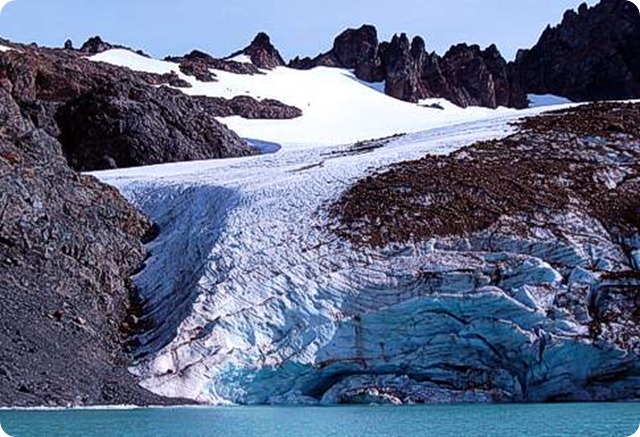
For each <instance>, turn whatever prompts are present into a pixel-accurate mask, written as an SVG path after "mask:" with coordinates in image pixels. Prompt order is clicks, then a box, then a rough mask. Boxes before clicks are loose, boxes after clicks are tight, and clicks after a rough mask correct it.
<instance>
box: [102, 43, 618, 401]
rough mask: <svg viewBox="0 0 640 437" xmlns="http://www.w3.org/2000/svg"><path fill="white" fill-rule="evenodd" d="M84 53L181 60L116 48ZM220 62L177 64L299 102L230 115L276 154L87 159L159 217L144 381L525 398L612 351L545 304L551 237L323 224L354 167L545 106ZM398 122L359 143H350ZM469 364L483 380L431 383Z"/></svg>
mask: <svg viewBox="0 0 640 437" xmlns="http://www.w3.org/2000/svg"><path fill="white" fill-rule="evenodd" d="M93 59H94V60H96V61H102V62H110V63H114V64H118V65H125V66H129V67H131V68H134V69H139V70H144V71H151V72H155V73H166V72H168V71H177V66H175V65H174V64H170V63H166V62H160V61H154V60H149V59H146V58H142V57H140V56H138V55H135V54H132V53H130V52H128V53H127V52H126V51H122V50H112V51H109V52H105V53H103V54H101V55H97V56H95V57H94V58H93ZM179 74H181V73H179ZM216 75H217V76H218V78H219V82H216V83H206V84H205V83H199V82H197V81H195V79H193V78H190V77H188V76H184V75H182V74H181V77H183V78H184V79H185V80H188V81H190V82H191V83H192V84H193V85H194V87H193V88H192V89H185V90H184V91H185V92H187V93H190V94H205V95H210V96H223V97H233V96H235V95H239V94H248V95H251V96H254V97H256V98H275V99H278V100H281V101H282V102H284V103H287V104H291V105H295V106H298V107H300V108H301V109H302V110H303V111H304V116H303V117H301V118H299V119H296V120H287V121H256V120H244V119H241V118H237V117H233V118H230V119H225V120H224V122H225V123H227V124H228V125H229V126H230V127H231V128H233V129H235V130H237V131H238V132H239V133H240V135H241V136H244V137H247V138H252V139H256V140H263V141H268V142H275V143H279V144H282V146H283V147H282V149H281V150H280V151H278V152H277V153H274V154H270V155H261V156H254V157H248V158H235V159H226V160H217V161H203V162H188V163H177V164H167V165H159V166H152V167H145V168H132V169H123V170H113V171H105V172H97V173H94V174H95V175H96V176H97V177H99V178H100V179H101V180H102V181H104V182H106V183H108V184H111V185H113V186H115V187H117V188H118V189H120V191H121V192H122V193H124V195H125V196H126V197H127V198H128V199H130V200H131V201H132V202H133V203H134V204H135V205H137V206H138V207H140V208H141V209H142V210H143V211H145V212H146V213H147V214H149V215H150V217H151V218H152V219H153V220H154V221H155V222H156V223H158V225H159V226H160V231H161V232H160V236H159V237H158V238H157V239H156V240H155V241H154V242H152V243H151V244H150V245H149V249H150V252H151V257H150V258H149V260H148V262H147V264H146V267H145V269H144V270H143V271H142V272H141V273H140V274H139V275H138V276H137V277H136V278H135V281H136V284H137V285H138V286H139V287H140V290H141V292H142V293H143V295H144V297H145V299H146V301H147V308H151V309H152V317H151V318H150V321H151V322H152V324H153V326H154V328H153V329H151V330H150V331H149V332H148V333H147V334H146V335H145V336H144V337H142V338H141V340H142V343H143V344H144V345H145V346H144V348H143V351H144V352H145V354H146V356H145V357H144V359H142V360H141V361H140V362H139V364H138V365H137V366H135V367H134V368H132V369H131V370H132V372H134V373H135V374H137V375H139V376H140V377H141V380H142V385H143V386H144V387H145V388H147V389H149V390H151V391H153V392H155V393H158V394H160V395H164V396H170V397H184V398H190V399H195V400H198V401H201V402H205V403H310V404H315V403H334V402H340V401H341V400H344V399H345V397H346V398H349V399H353V398H354V396H355V395H354V393H356V394H357V395H358V396H359V397H356V399H357V400H360V401H362V402H368V401H376V402H381V401H385V400H388V401H389V402H394V399H396V398H395V397H393V396H391V395H390V394H389V393H397V392H402V393H405V394H406V393H410V394H411V396H413V398H414V399H423V400H424V399H427V400H429V401H433V402H441V401H447V402H451V401H496V400H522V399H525V398H526V399H527V400H536V399H545V398H546V397H547V396H551V395H553V394H555V393H556V392H561V391H562V390H568V389H571V388H572V387H573V386H572V385H571V384H573V382H572V381H571V380H570V379H568V376H567V372H566V366H568V365H572V364H571V363H570V361H571V362H572V361H574V360H576V358H577V361H579V362H580V365H581V366H583V369H589V368H591V367H589V366H592V367H598V366H601V367H602V366H604V365H603V363H604V362H605V361H606V360H608V359H611V355H610V354H612V353H614V352H608V353H609V355H607V354H606V353H605V352H601V351H598V350H596V349H595V348H592V347H590V346H588V345H586V344H583V343H581V342H579V341H578V340H576V338H577V337H579V336H582V335H584V334H585V332H584V329H583V328H582V327H581V326H580V325H579V324H576V323H574V322H573V321H571V320H561V321H557V320H551V319H549V318H547V316H546V308H548V306H549V302H548V300H549V298H548V297H547V296H545V294H544V293H541V292H540V291H541V290H543V289H546V288H544V287H552V288H553V287H556V288H558V289H561V288H562V287H566V286H565V285H563V284H562V276H561V275H560V274H559V273H558V272H557V271H555V270H554V268H553V267H552V266H551V265H549V264H548V263H546V262H545V261H543V258H544V257H543V255H544V253H545V251H554V250H558V248H557V246H554V245H553V244H549V245H548V247H547V246H545V245H544V244H542V245H541V246H540V249H539V252H540V256H539V257H534V256H531V255H522V254H509V252H508V250H507V249H505V254H504V257H503V258H500V257H499V256H497V255H496V254H482V253H476V254H474V255H473V256H471V257H470V256H469V254H465V253H461V252H458V251H447V250H435V249H434V246H433V242H425V244H424V245H418V246H408V247H394V248H386V249H384V250H362V249H356V248H354V247H352V246H351V245H350V244H349V243H347V242H345V241H341V240H340V239H338V238H337V237H336V236H335V235H334V234H332V233H331V231H330V230H331V227H332V226H333V223H332V222H331V220H330V219H329V218H328V217H327V214H326V209H325V208H326V206H327V205H329V204H330V203H331V202H333V201H335V200H337V199H338V198H339V197H340V195H341V193H343V192H344V190H346V189H347V188H348V187H349V186H350V184H352V183H353V182H354V181H356V180H358V179H360V178H362V177H364V176H366V175H367V174H370V173H371V172H373V171H376V170H378V169H383V168H385V167H386V166H388V165H390V164H392V163H397V162H401V161H404V160H410V159H416V158H420V157H422V156H424V155H425V154H427V153H438V154H444V153H450V152H452V151H454V150H457V149H459V148H461V147H464V146H466V145H469V144H471V143H473V142H475V141H478V140H484V139H491V138H499V137H503V136H506V135H507V134H509V133H511V132H512V129H513V128H512V127H511V126H510V125H509V122H511V121H513V120H515V119H517V118H519V117H522V116H524V115H530V114H536V113H539V112H541V111H542V109H540V108H538V109H531V110H526V111H520V112H517V111H512V110H504V109H503V110H496V111H492V110H485V109H478V108H469V109H460V108H456V107H454V106H453V105H450V104H447V103H446V102H443V101H440V103H441V104H442V105H443V106H444V108H445V109H443V110H441V109H433V108H424V107H421V106H419V105H411V104H408V103H404V102H400V101H397V100H394V99H391V98H389V97H387V96H384V95H383V94H381V93H379V92H377V91H375V90H372V89H371V88H369V87H367V86H365V85H363V84H361V83H359V82H358V81H356V80H354V78H353V76H352V75H351V74H350V73H349V72H346V71H342V70H337V69H328V68H317V69H314V70H311V71H295V70H290V69H287V68H278V69H276V70H274V71H271V72H267V73H266V74H264V75H259V76H241V75H234V74H230V73H224V72H219V71H216ZM426 103H429V102H426ZM546 109H548V108H546ZM402 132H406V133H408V134H407V135H405V136H401V137H397V138H394V139H392V140H391V141H389V142H388V143H386V144H384V145H383V146H382V147H379V148H376V149H369V150H367V151H366V152H354V151H353V149H351V147H350V146H349V144H348V143H351V142H354V141H358V140H364V139H371V138H378V137H383V136H387V135H392V134H397V133H402ZM384 207H385V205H380V208H384ZM545 241H546V240H545ZM514 244H516V243H514ZM545 244H546V243H545ZM554 253H555V252H554ZM562 256H564V255H562ZM566 256H576V257H577V256H579V255H576V254H574V253H571V254H568V255H566ZM498 258H500V262H503V261H504V260H505V259H508V260H509V268H510V269H512V271H511V272H510V273H511V274H512V276H510V277H512V278H513V281H515V282H517V285H514V289H513V290H511V289H509V290H507V289H505V290H502V289H500V288H497V287H490V286H488V283H489V280H488V279H486V278H488V277H490V275H491V273H490V272H491V271H493V270H492V269H494V266H495V264H496V263H497V262H499V261H498ZM470 269H471V270H472V271H473V272H472V273H469V270H470ZM426 272H431V273H434V272H435V273H438V274H440V275H441V278H440V279H438V281H439V282H437V283H431V282H429V281H430V280H429V279H425V278H429V277H430V276H428V275H427V276H425V273H426ZM483 278H484V279H483ZM426 290H429V292H427V291H426ZM501 351H520V353H521V356H518V357H517V358H518V359H517V360H514V358H513V357H508V356H498V355H500V354H501ZM543 352H544V354H545V355H544V359H543ZM616 358H620V357H617V356H616ZM497 362H499V363H502V364H501V365H502V367H496V366H495V363H497ZM584 372H587V370H584ZM465 378H466V379H465ZM463 379H464V381H466V382H468V383H469V384H473V385H474V386H477V387H478V389H477V390H473V391H468V390H467V391H465V390H462V389H460V388H459V387H456V384H454V383H451V384H449V385H446V386H443V385H442V384H439V385H438V384H436V383H434V381H436V382H437V381H441V382H442V381H458V380H463ZM487 381H491V384H489V383H488V382H487ZM536 381H544V382H545V384H542V383H541V384H539V385H536V384H535V382H536ZM350 396H351V397H350Z"/></svg>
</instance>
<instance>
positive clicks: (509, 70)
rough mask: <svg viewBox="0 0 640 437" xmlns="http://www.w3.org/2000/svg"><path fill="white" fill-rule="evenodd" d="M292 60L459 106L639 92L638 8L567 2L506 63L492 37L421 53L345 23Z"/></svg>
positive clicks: (413, 97) (413, 44)
mask: <svg viewBox="0 0 640 437" xmlns="http://www.w3.org/2000/svg"><path fill="white" fill-rule="evenodd" d="M289 65H290V66H291V67H293V68H299V69H309V68H313V67H316V66H329V67H340V68H348V69H353V70H354V73H355V75H356V77H358V78H359V79H361V80H364V81H367V82H382V81H385V82H386V83H385V93H386V94H388V95H390V96H392V97H396V98H398V99H401V100H405V101H408V102H417V101H419V100H421V99H424V98H429V97H441V98H445V99H447V100H449V101H451V102H452V103H455V104H457V105H459V106H463V107H466V106H471V105H473V106H485V107H489V108H495V107H498V106H508V107H513V108H524V107H526V106H527V105H528V101H527V96H526V95H527V94H554V95H559V96H563V97H567V98H569V99H571V100H573V101H593V100H609V99H631V98H638V97H640V73H639V72H640V13H639V12H638V9H637V7H636V6H635V5H634V4H632V3H631V2H629V1H626V0H602V1H601V2H600V3H599V4H598V5H596V6H594V7H592V8H589V7H587V5H586V4H583V5H582V6H580V8H579V9H578V11H577V12H575V11H573V10H569V11H567V12H566V13H565V15H564V18H563V20H562V23H561V24H560V25H558V26H556V27H547V29H546V30H545V31H544V32H543V34H542V36H541V37H540V40H539V41H538V43H537V44H536V45H535V46H534V47H533V48H531V49H529V50H521V51H520V52H519V53H518V55H517V58H516V60H515V62H511V63H509V64H507V62H506V61H505V59H504V58H503V57H502V55H501V54H500V52H499V51H498V49H497V47H496V46H495V45H491V46H489V47H488V48H486V49H484V50H481V49H480V47H478V46H477V45H467V44H458V45H456V46H453V47H452V48H451V49H450V50H449V51H447V53H446V54H445V55H444V56H439V55H437V54H435V53H428V52H427V51H426V50H425V42H424V40H423V39H422V38H420V37H415V38H414V39H413V40H411V41H410V40H409V38H408V37H407V35H406V34H400V35H394V37H393V38H392V40H391V41H390V42H382V43H378V37H377V32H376V29H375V28H374V27H373V26H370V25H365V26H362V27H361V28H359V29H348V30H346V31H345V32H343V33H342V34H340V35H339V36H338V37H337V38H336V39H335V41H334V44H333V48H332V49H331V50H330V51H329V52H327V53H324V54H321V55H319V56H317V57H316V58H314V59H311V58H304V59H300V58H295V59H294V60H292V61H291V63H290V64H289Z"/></svg>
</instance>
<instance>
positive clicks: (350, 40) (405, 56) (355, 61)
mask: <svg viewBox="0 0 640 437" xmlns="http://www.w3.org/2000/svg"><path fill="white" fill-rule="evenodd" d="M289 65H290V66H291V67H292V68H299V69H309V68H313V67H316V66H320V65H322V66H328V67H340V68H348V69H352V70H354V73H355V75H356V77H358V78H359V79H361V80H364V81H367V82H381V81H385V93H386V94H388V95H390V96H392V97H395V98H398V99H401V100H405V101H408V102H417V101H419V100H421V99H425V98H430V97H442V98H446V99H447V100H450V101H451V102H453V103H455V104H457V105H459V106H463V107H466V106H471V105H473V106H486V107H490V108H496V107H498V106H513V107H525V106H526V104H527V102H526V96H525V95H524V92H523V91H522V89H521V88H520V87H519V86H517V83H515V84H512V80H511V79H510V76H509V69H508V66H507V62H506V61H505V60H504V58H503V57H502V56H501V55H500V52H499V51H498V49H497V47H496V46H494V45H492V46H490V47H489V48H487V49H486V50H481V49H480V47H478V46H477V45H472V46H468V45H466V44H459V45H457V46H454V47H452V48H451V50H449V51H448V52H447V53H446V54H445V55H444V56H443V57H441V56H439V55H437V54H435V53H429V52H427V50H426V44H425V41H424V40H423V39H422V38H421V37H419V36H416V37H414V38H413V39H412V40H411V41H410V40H409V38H408V37H407V35H406V34H404V33H403V34H400V35H394V36H393V38H392V39H391V41H390V42H382V43H379V42H378V36H377V32H376V29H375V27H373V26H370V25H364V26H362V27H360V28H359V29H347V30H346V31H345V32H343V33H341V34H340V35H339V36H338V37H337V38H336V39H335V41H334V44H333V48H332V49H331V50H330V51H329V52H327V53H325V54H321V55H319V56H317V57H316V58H314V59H310V58H304V59H300V58H296V59H294V60H293V61H291V63H290V64H289Z"/></svg>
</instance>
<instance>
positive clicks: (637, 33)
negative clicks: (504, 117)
mask: <svg viewBox="0 0 640 437" xmlns="http://www.w3.org/2000/svg"><path fill="white" fill-rule="evenodd" d="M512 68H513V69H514V72H513V74H514V76H515V77H516V80H517V81H518V82H519V83H520V84H521V86H522V87H523V88H524V89H526V90H527V92H529V93H534V94H555V95H560V96H564V97H568V98H569V99H571V100H573V101H593V100H615V99H630V98H638V97H640V13H639V12H638V8H637V7H636V6H635V5H634V4H633V3H631V2H629V1H626V0H602V1H601V2H600V3H598V4H597V5H596V6H594V7H591V8H589V7H587V5H586V4H582V5H581V6H580V7H579V8H578V10H577V11H573V10H568V11H567V12H566V13H565V14H564V17H563V19H562V22H561V23H560V24H559V25H557V26H555V27H551V26H549V27H547V28H546V29H545V31H544V32H543V33H542V36H541V37H540V40H539V41H538V43H537V44H536V45H535V46H534V47H533V48H531V49H529V50H521V51H520V52H519V53H518V55H517V57H516V60H515V62H514V63H512Z"/></svg>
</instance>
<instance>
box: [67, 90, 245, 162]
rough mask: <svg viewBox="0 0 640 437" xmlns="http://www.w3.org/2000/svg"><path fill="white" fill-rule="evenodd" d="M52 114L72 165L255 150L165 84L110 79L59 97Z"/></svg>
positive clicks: (170, 159)
mask: <svg viewBox="0 0 640 437" xmlns="http://www.w3.org/2000/svg"><path fill="white" fill-rule="evenodd" d="M204 100H206V99H204ZM210 106H211V105H210ZM55 118H56V122H57V124H58V128H59V129H60V141H61V143H62V144H63V149H64V152H65V155H66V156H67V159H68V160H69V163H70V164H71V165H72V166H73V167H74V168H76V169H78V170H100V169H109V168H122V167H133V166H139V165H151V164H161V163H166V162H176V161H191V160H202V159H216V158H225V157H229V156H247V155H251V154H255V153H257V151H256V150H254V149H253V148H252V147H250V146H249V145H247V144H246V143H245V142H244V141H243V140H242V139H240V137H238V136H237V135H236V134H235V133H234V132H232V131H231V130H229V129H228V128H227V127H226V126H224V125H223V124H221V123H220V122H218V121H217V120H216V119H215V114H214V113H211V112H210V111H207V110H205V109H203V107H202V105H201V104H200V103H199V100H198V99H196V98H193V97H189V96H187V95H185V94H184V93H182V92H181V91H179V90H174V89H171V88H167V87H160V88H154V87H150V86H146V85H140V84H138V83H136V82H125V81H120V82H117V83H111V84H108V85H105V86H103V87H99V88H96V89H94V90H92V91H90V92H89V93H87V94H85V95H83V96H81V97H79V98H77V99H74V100H70V101H69V102H67V103H65V104H64V105H62V106H61V107H60V108H59V109H58V111H57V113H56V117H55ZM78 126H82V129H78Z"/></svg>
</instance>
